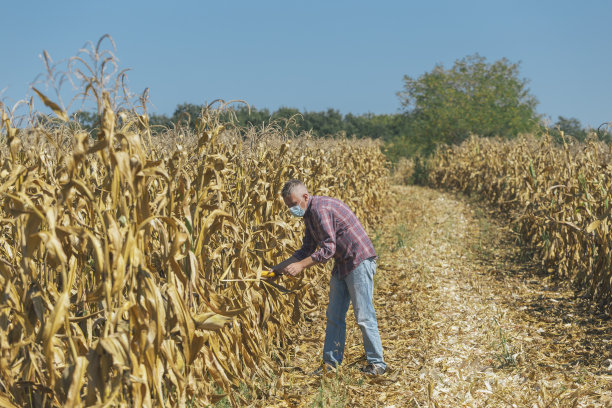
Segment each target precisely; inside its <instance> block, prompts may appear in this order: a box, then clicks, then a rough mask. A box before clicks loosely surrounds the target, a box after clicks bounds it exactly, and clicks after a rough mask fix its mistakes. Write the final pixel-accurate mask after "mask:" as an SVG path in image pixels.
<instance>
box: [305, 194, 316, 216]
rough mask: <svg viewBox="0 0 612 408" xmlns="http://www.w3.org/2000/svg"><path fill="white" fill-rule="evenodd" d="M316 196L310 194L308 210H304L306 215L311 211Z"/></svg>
mask: <svg viewBox="0 0 612 408" xmlns="http://www.w3.org/2000/svg"><path fill="white" fill-rule="evenodd" d="M315 197H316V196H310V197H309V198H308V204H306V211H305V212H304V215H306V214H309V213H310V207H312V200H314V198H315Z"/></svg>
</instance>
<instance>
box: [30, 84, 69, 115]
mask: <svg viewBox="0 0 612 408" xmlns="http://www.w3.org/2000/svg"><path fill="white" fill-rule="evenodd" d="M32 89H33V90H34V92H36V94H37V95H38V96H39V98H40V99H41V100H42V101H43V103H44V104H45V105H46V106H47V107H48V108H49V109H51V110H52V111H53V112H54V113H55V114H56V115H57V117H58V118H60V119H61V120H63V121H64V122H68V115H66V112H64V111H63V110H62V108H60V107H59V106H58V105H57V104H56V103H55V102H53V101H51V100H50V99H49V98H47V97H46V96H45V95H43V94H42V93H41V92H40V91H39V90H38V89H36V88H34V87H32Z"/></svg>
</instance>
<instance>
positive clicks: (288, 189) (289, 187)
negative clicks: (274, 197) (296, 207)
mask: <svg viewBox="0 0 612 408" xmlns="http://www.w3.org/2000/svg"><path fill="white" fill-rule="evenodd" d="M298 186H303V187H304V188H306V185H304V183H302V181H301V180H297V179H291V180H289V181H288V182H286V183H285V185H284V186H283V189H282V190H281V195H282V196H283V198H288V197H289V196H290V195H291V193H293V191H294V190H295V189H296V188H297V187H298Z"/></svg>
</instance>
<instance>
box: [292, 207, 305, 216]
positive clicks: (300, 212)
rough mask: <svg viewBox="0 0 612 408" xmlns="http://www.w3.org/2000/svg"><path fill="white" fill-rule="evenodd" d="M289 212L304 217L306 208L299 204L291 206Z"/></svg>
mask: <svg viewBox="0 0 612 408" xmlns="http://www.w3.org/2000/svg"><path fill="white" fill-rule="evenodd" d="M289 212H291V214H292V215H294V216H296V217H303V216H304V213H305V212H306V210H303V209H302V207H300V205H299V204H297V205H294V206H293V207H291V208H289Z"/></svg>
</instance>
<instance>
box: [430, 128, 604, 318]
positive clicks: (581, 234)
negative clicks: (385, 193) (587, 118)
mask: <svg viewBox="0 0 612 408" xmlns="http://www.w3.org/2000/svg"><path fill="white" fill-rule="evenodd" d="M565 140H566V141H565V142H564V143H563V145H562V146H561V145H558V144H556V143H554V142H553V141H552V140H551V139H550V138H549V137H547V136H545V137H542V138H535V137H533V136H524V137H520V138H518V139H516V140H510V141H508V140H505V141H504V140H499V139H484V138H476V137H473V138H471V139H469V140H468V141H466V142H464V143H463V144H462V145H460V146H455V147H452V148H445V149H442V150H439V151H438V152H437V154H436V155H435V157H434V158H433V160H432V161H431V163H430V166H431V172H430V175H429V181H430V183H431V184H432V185H434V186H439V187H447V188H452V189H456V190H459V191H463V192H466V193H468V194H476V195H478V196H481V197H483V198H485V199H486V200H487V201H489V202H491V203H493V204H496V205H498V206H500V207H501V208H502V209H503V210H505V211H511V212H515V213H516V217H517V222H518V232H519V234H520V237H521V239H522V240H523V241H524V242H525V243H527V244H528V245H530V246H531V247H533V248H535V249H536V250H537V254H538V258H539V259H541V261H542V263H543V265H544V266H545V267H546V268H547V270H548V271H549V272H551V273H554V274H557V275H558V276H559V277H561V278H563V279H567V280H571V281H572V282H573V283H575V284H576V285H578V286H579V287H582V288H586V289H587V291H588V294H589V295H590V296H592V298H593V300H594V301H595V302H597V304H598V305H600V306H602V307H604V308H606V310H607V312H608V313H610V312H611V306H612V302H611V300H612V269H611V268H612V240H611V238H610V228H611V223H612V214H611V208H610V204H611V203H610V199H611V198H612V167H611V165H610V159H611V157H612V154H611V153H612V150H611V149H612V147H611V146H608V145H606V144H604V143H602V142H598V141H596V140H591V141H589V142H587V143H584V144H581V143H577V142H572V141H567V139H565Z"/></svg>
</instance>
